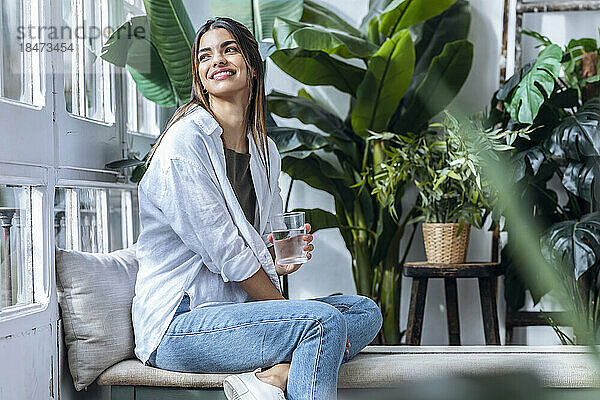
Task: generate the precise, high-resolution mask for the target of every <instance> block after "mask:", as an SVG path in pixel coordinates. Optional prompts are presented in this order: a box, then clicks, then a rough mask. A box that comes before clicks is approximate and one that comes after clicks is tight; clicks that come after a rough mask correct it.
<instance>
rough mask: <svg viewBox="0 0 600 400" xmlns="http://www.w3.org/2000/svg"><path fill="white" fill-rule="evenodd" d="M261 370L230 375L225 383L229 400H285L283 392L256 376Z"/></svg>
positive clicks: (224, 387) (224, 388) (224, 386)
mask: <svg viewBox="0 0 600 400" xmlns="http://www.w3.org/2000/svg"><path fill="white" fill-rule="evenodd" d="M257 372H260V368H257V369H255V370H254V371H252V372H244V373H243V374H237V375H229V376H228V377H227V378H225V380H224V381H223V390H224V391H225V396H227V398H228V399H229V400H285V395H284V394H283V391H282V390H281V389H279V388H278V387H277V386H273V385H269V384H268V383H266V382H263V381H261V380H260V379H258V377H257V376H256V373H257Z"/></svg>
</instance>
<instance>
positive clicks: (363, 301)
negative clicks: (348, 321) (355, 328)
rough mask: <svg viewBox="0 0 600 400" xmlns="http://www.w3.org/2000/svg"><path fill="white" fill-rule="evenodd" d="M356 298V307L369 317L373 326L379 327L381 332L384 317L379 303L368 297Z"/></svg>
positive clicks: (359, 296)
mask: <svg viewBox="0 0 600 400" xmlns="http://www.w3.org/2000/svg"><path fill="white" fill-rule="evenodd" d="M356 297H358V300H357V302H356V305H355V307H358V308H359V309H360V310H361V312H363V313H364V314H365V315H367V316H368V317H369V319H371V321H372V324H373V326H375V327H377V330H378V331H379V329H381V326H382V325H383V315H382V314H381V309H380V308H379V306H378V305H377V303H375V302H374V301H373V300H372V299H370V298H369V297H366V296H361V295H356Z"/></svg>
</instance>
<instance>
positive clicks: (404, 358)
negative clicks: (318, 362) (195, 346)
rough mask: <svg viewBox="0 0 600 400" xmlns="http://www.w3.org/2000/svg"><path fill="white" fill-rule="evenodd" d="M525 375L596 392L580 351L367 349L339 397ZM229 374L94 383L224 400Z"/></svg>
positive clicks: (136, 392) (124, 396)
mask: <svg viewBox="0 0 600 400" xmlns="http://www.w3.org/2000/svg"><path fill="white" fill-rule="evenodd" d="M520 371H529V372H530V373H534V374H536V375H537V376H538V378H539V381H540V383H541V384H542V385H543V386H545V387H548V388H563V389H598V388H600V368H598V363H595V360H594V358H593V355H592V354H590V350H589V349H588V348H586V347H582V346H504V347H500V346H498V347H496V346H465V347H437V346H423V347H412V346H410V347H409V346H367V347H366V348H364V349H363V350H362V351H361V352H360V353H359V354H358V355H356V356H355V357H354V358H353V359H352V360H350V361H349V362H347V363H344V364H342V366H341V367H340V371H339V379H338V387H339V388H340V389H341V390H340V392H348V391H350V392H351V391H352V390H357V389H368V388H391V387H397V386H401V385H404V384H410V383H416V382H419V381H423V380H425V379H427V380H430V379H432V378H444V377H457V376H463V375H476V376H477V375H487V374H502V373H516V372H520ZM227 375H229V374H220V373H219V374H191V373H180V372H171V371H165V370H161V369H157V368H152V367H148V366H144V365H143V364H142V363H141V362H140V361H138V360H133V359H130V360H125V361H122V362H120V363H118V364H115V365H113V366H112V367H110V368H108V369H107V370H106V371H104V372H103V373H102V374H101V375H100V377H98V380H97V383H98V385H101V386H111V398H112V400H134V399H135V400H154V399H169V400H179V399H181V400H183V399H190V400H193V399H198V400H213V399H214V400H216V399H225V396H224V394H223V391H222V384H223V379H225V377H226V376H227Z"/></svg>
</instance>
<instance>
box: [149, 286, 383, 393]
mask: <svg viewBox="0 0 600 400" xmlns="http://www.w3.org/2000/svg"><path fill="white" fill-rule="evenodd" d="M382 322H383V317H382V315H381V311H380V310H379V307H378V306H377V304H376V303H375V302H374V301H373V300H371V299H369V298H368V297H364V296H358V295H334V296H327V297H320V298H316V299H310V300H267V301H253V302H247V303H236V304H224V305H214V306H208V307H201V308H196V309H194V310H190V307H189V297H187V294H186V295H185V296H184V297H183V299H182V301H181V303H180V305H179V308H178V309H177V312H176V314H175V316H174V317H173V320H172V321H171V324H170V325H169V328H168V329H167V332H166V333H165V335H164V336H163V338H162V340H161V342H160V344H159V346H158V348H157V349H156V350H155V351H154V352H153V353H152V354H151V356H150V359H149V360H148V363H149V364H150V365H153V366H155V367H158V368H161V369H166V370H171V371H180V372H197V373H239V372H246V371H253V370H255V369H257V368H259V367H260V368H263V369H265V368H269V367H271V366H273V365H275V364H279V363H283V362H288V363H290V371H289V375H288V382H287V398H288V399H289V400H301V399H302V400H304V399H306V400H335V399H336V398H337V377H338V371H339V367H340V364H341V363H344V362H346V361H348V360H350V359H351V358H352V357H354V356H355V355H356V354H357V353H358V352H359V351H360V350H362V349H363V348H364V347H365V346H366V345H368V344H369V343H371V342H372V341H373V339H374V338H375V336H376V335H377V333H378V332H379V330H380V328H381V324H382ZM346 338H348V340H349V341H350V345H351V346H350V349H349V350H350V353H349V354H345V348H346Z"/></svg>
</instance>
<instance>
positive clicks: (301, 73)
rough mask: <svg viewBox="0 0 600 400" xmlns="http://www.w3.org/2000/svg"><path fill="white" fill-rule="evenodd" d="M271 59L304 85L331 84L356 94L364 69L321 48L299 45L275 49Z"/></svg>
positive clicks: (353, 94)
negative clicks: (312, 48) (299, 46)
mask: <svg viewBox="0 0 600 400" xmlns="http://www.w3.org/2000/svg"><path fill="white" fill-rule="evenodd" d="M271 59H272V60H273V62H274V63H275V64H276V65H277V66H278V67H279V68H281V69H282V70H283V71H284V72H285V73H286V74H288V75H290V76H291V77H292V78H294V79H296V80H297V81H300V82H302V83H304V84H306V85H331V86H333V87H335V88H337V89H339V90H341V91H342V92H346V93H349V94H350V95H352V96H355V97H356V89H357V87H358V85H359V84H360V82H361V81H362V79H363V76H364V74H365V70H364V69H362V68H358V67H355V66H353V65H350V64H348V63H345V62H343V61H339V60H336V59H335V58H333V57H331V56H330V55H329V54H327V53H325V52H324V51H311V50H305V49H302V48H298V49H282V50H277V51H276V52H274V53H273V54H272V55H271Z"/></svg>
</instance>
